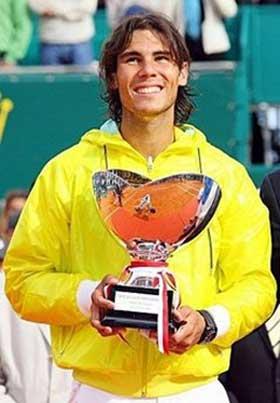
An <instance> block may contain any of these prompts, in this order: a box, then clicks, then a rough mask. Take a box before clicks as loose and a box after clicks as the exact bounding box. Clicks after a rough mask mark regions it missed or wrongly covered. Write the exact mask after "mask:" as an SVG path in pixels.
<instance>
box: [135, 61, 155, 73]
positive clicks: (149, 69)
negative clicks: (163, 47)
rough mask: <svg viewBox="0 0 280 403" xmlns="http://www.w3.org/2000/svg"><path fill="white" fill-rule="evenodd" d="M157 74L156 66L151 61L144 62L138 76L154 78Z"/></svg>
mask: <svg viewBox="0 0 280 403" xmlns="http://www.w3.org/2000/svg"><path fill="white" fill-rule="evenodd" d="M156 74H157V71H156V66H155V64H154V63H153V62H152V61H144V62H143V63H142V65H141V69H140V70H139V75H140V76H155V75H156Z"/></svg>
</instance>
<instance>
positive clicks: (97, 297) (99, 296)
mask: <svg viewBox="0 0 280 403" xmlns="http://www.w3.org/2000/svg"><path fill="white" fill-rule="evenodd" d="M118 282H119V280H118V279H117V278H116V277H113V276H111V275H108V276H105V277H104V278H103V280H102V281H101V283H100V284H99V285H98V286H97V287H96V289H95V290H94V292H93V293H92V295H91V301H92V304H91V324H92V326H93V327H94V328H95V329H96V330H97V331H98V332H99V333H100V334H101V336H103V337H106V336H112V335H115V334H118V333H120V332H121V331H122V330H125V329H120V328H112V327H110V326H103V325H102V324H101V319H102V318H103V316H104V313H105V312H106V311H107V310H108V309H114V303H113V302H112V301H110V300H109V299H106V298H105V293H104V289H105V288H106V287H107V286H110V285H116V284H118Z"/></svg>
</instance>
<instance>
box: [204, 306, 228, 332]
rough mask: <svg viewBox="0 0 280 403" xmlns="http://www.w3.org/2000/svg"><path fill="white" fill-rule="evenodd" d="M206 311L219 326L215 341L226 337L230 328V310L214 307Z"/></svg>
mask: <svg viewBox="0 0 280 403" xmlns="http://www.w3.org/2000/svg"><path fill="white" fill-rule="evenodd" d="M205 309H206V311H208V312H209V313H210V314H211V316H212V318H213V319H214V321H215V324H216V326H217V334H216V337H215V339H217V338H218V337H221V336H224V335H225V334H226V333H227V331H228V330H229V328H230V315H229V312H228V310H227V309H226V308H225V307H224V306H222V305H213V306H210V307H208V308H205ZM215 339H214V340H215Z"/></svg>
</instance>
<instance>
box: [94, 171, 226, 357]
mask: <svg viewBox="0 0 280 403" xmlns="http://www.w3.org/2000/svg"><path fill="white" fill-rule="evenodd" d="M93 188H94V193H95V197H96V200H97V204H98V207H99V211H100V214H101V217H102V218H103V220H104V222H105V223H106V225H107V227H108V229H109V230H110V231H112V232H113V233H114V234H115V235H117V237H118V238H119V240H120V241H121V242H122V244H123V245H124V246H125V247H126V249H127V251H128V253H129V255H130V256H131V258H132V261H131V263H130V264H129V266H127V267H126V268H125V269H124V270H123V272H122V273H121V275H120V281H119V284H117V285H116V286H113V287H109V289H108V290H107V293H108V295H107V297H108V298H110V299H111V300H112V301H113V302H114V309H113V310H110V311H107V312H106V314H105V316H104V318H103V319H102V324H103V325H106V326H111V327H131V328H138V329H150V330H156V331H157V342H158V347H159V350H160V351H161V352H163V353H167V352H168V344H169V334H170V332H174V331H175V330H176V324H175V322H174V321H173V320H172V310H173V309H174V308H177V307H178V304H179V293H178V290H177V285H176V279H175V276H174V274H173V273H172V272H171V271H169V270H168V264H167V258H168V257H169V256H170V254H171V253H172V252H174V251H175V250H176V249H177V248H178V247H180V246H181V245H183V244H185V243H187V242H189V241H190V240H192V239H193V238H195V237H196V236H197V235H198V234H199V233H200V232H201V231H202V230H203V229H204V228H205V227H206V226H207V224H208V223H209V221H210V220H211V218H212V217H213V215H214V213H215V211H216V208H217V206H218V204H219V201H220V198H221V191H220V188H219V186H218V185H217V183H216V182H215V181H214V180H213V179H211V178H210V177H207V176H205V175H200V174H185V173H183V174H177V175H173V176H169V177H165V178H161V179H158V180H155V181H150V180H149V179H147V178H145V177H143V176H141V175H138V174H136V173H133V172H129V171H124V170H107V171H102V172H97V173H95V174H94V175H93Z"/></svg>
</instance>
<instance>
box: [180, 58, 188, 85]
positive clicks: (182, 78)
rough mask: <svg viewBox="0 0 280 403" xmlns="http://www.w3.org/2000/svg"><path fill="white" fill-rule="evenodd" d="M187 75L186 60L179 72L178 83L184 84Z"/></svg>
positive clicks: (186, 80)
mask: <svg viewBox="0 0 280 403" xmlns="http://www.w3.org/2000/svg"><path fill="white" fill-rule="evenodd" d="M188 77H189V65H188V63H187V62H184V63H183V65H182V68H181V70H180V73H179V85H181V86H184V85H186V84H187V82H188Z"/></svg>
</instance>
